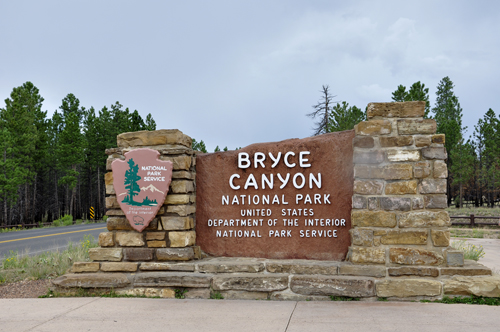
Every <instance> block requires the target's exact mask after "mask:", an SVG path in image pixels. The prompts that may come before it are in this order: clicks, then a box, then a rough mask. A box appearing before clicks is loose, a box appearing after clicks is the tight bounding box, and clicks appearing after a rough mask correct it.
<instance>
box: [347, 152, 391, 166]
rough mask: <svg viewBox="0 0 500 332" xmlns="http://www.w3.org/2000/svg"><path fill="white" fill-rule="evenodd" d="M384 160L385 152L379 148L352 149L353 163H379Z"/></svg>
mask: <svg viewBox="0 0 500 332" xmlns="http://www.w3.org/2000/svg"><path fill="white" fill-rule="evenodd" d="M384 160H385V153H384V152H383V151H380V150H374V151H354V154H353V161H354V163H355V164H380V163H381V162H383V161H384Z"/></svg>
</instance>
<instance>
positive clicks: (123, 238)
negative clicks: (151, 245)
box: [115, 231, 145, 247]
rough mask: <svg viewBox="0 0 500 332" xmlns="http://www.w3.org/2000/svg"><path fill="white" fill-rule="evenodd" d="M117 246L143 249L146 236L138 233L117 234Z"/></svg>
mask: <svg viewBox="0 0 500 332" xmlns="http://www.w3.org/2000/svg"><path fill="white" fill-rule="evenodd" d="M115 238H116V244H118V245H119V246H121V247H142V246H143V245H144V244H145V242H144V235H143V234H142V233H138V232H135V231H134V232H116V236H115Z"/></svg>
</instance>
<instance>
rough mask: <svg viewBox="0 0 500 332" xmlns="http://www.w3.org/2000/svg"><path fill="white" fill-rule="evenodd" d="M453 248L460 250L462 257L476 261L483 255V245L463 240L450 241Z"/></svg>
mask: <svg viewBox="0 0 500 332" xmlns="http://www.w3.org/2000/svg"><path fill="white" fill-rule="evenodd" d="M451 246H452V247H453V248H454V249H457V250H461V251H463V253H464V259H473V260H475V261H478V260H479V258H482V257H484V255H485V252H484V249H483V246H476V245H474V244H472V243H467V242H466V241H465V240H460V241H454V242H452V243H451Z"/></svg>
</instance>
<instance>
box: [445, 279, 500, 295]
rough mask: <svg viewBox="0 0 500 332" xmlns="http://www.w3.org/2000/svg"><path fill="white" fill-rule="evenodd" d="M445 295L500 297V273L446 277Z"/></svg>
mask: <svg viewBox="0 0 500 332" xmlns="http://www.w3.org/2000/svg"><path fill="white" fill-rule="evenodd" d="M443 282H444V295H475V296H484V297H500V275H494V276H489V277H477V276H476V277H454V278H452V279H444V280H443Z"/></svg>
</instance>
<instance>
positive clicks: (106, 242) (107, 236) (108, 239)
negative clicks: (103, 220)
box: [99, 232, 115, 247]
mask: <svg viewBox="0 0 500 332" xmlns="http://www.w3.org/2000/svg"><path fill="white" fill-rule="evenodd" d="M114 245H115V240H114V239H113V233H112V232H103V233H100V234H99V246H100V247H114Z"/></svg>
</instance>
